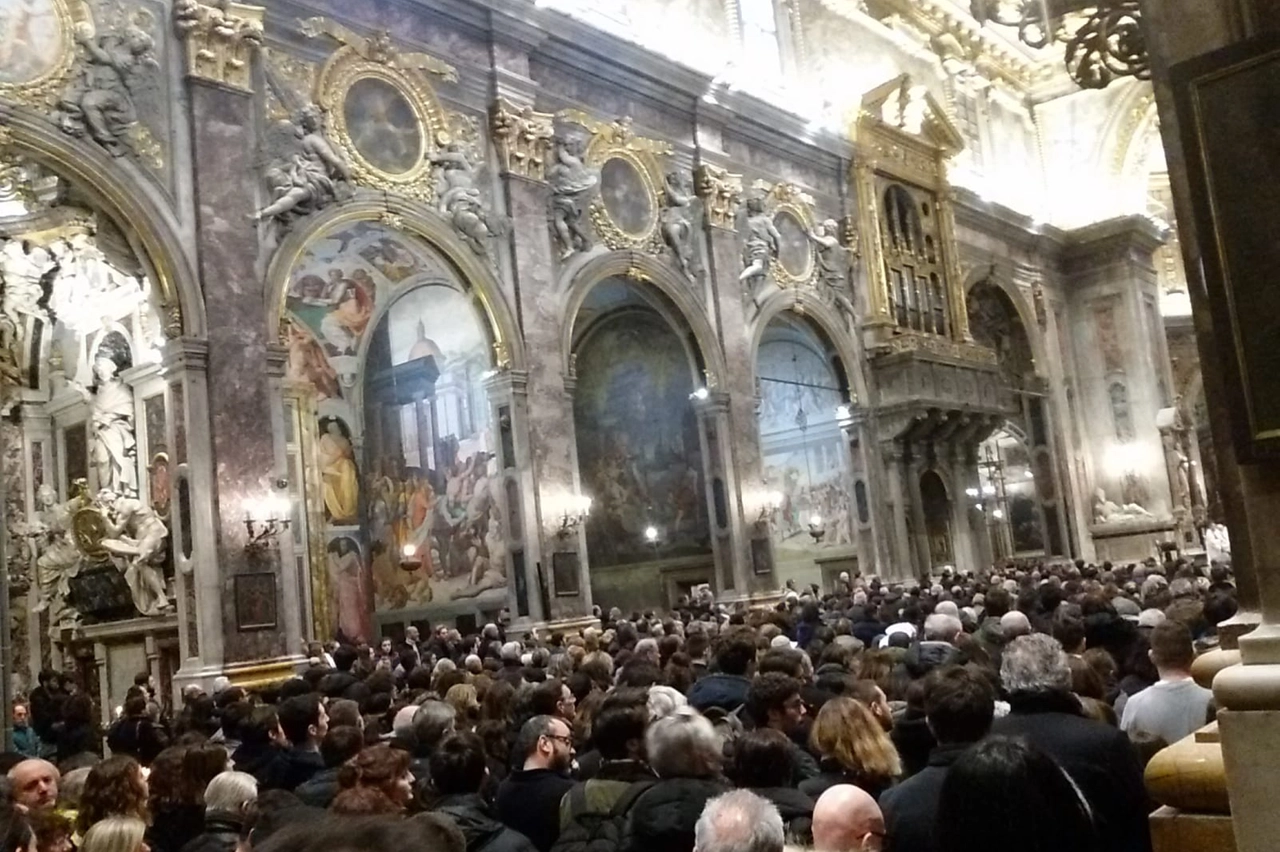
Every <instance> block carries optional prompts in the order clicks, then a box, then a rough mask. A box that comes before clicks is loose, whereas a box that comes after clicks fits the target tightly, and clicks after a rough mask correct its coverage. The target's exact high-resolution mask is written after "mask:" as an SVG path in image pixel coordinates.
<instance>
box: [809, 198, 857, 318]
mask: <svg viewBox="0 0 1280 852" xmlns="http://www.w3.org/2000/svg"><path fill="white" fill-rule="evenodd" d="M839 234H840V225H839V223H837V222H836V220H835V219H827V220H825V221H823V222H821V223H819V224H818V225H816V226H815V227H814V229H813V230H812V231H809V240H810V241H811V242H812V243H813V244H814V245H816V246H817V247H818V249H817V253H818V279H819V281H820V282H821V284H822V285H823V286H824V287H825V288H826V290H827V296H829V297H830V298H831V299H832V300H833V301H835V303H836V307H838V308H839V309H840V311H841V312H842V313H843V314H845V316H846V318H847V319H849V320H852V319H853V302H852V301H850V299H849V295H848V292H847V290H846V287H845V285H846V282H847V278H846V272H847V271H848V264H849V261H848V250H847V249H846V248H845V247H844V245H842V244H841V242H840V236H839Z"/></svg>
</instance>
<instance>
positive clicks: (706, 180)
mask: <svg viewBox="0 0 1280 852" xmlns="http://www.w3.org/2000/svg"><path fill="white" fill-rule="evenodd" d="M693 182H694V189H695V190H696V191H697V193H698V197H699V198H701V199H702V203H703V204H704V205H706V209H707V222H708V223H709V224H710V225H711V226H712V227H713V228H724V229H726V230H730V231H732V230H734V229H735V228H736V225H737V218H738V205H739V204H741V203H742V175H736V174H731V173H730V172H729V170H728V169H722V168H720V167H719V166H712V165H709V164H706V163H704V164H702V165H700V166H698V167H697V168H696V169H694V170H693Z"/></svg>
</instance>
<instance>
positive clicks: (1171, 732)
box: [1120, 677, 1213, 745]
mask: <svg viewBox="0 0 1280 852" xmlns="http://www.w3.org/2000/svg"><path fill="white" fill-rule="evenodd" d="M1212 700H1213V693H1212V692H1210V691H1209V690H1207V689H1205V688H1204V687H1202V686H1200V685H1198V684H1197V683H1196V682H1195V681H1194V680H1192V679H1191V678H1189V677H1187V678H1179V679H1178V680H1161V681H1158V682H1156V683H1154V684H1152V685H1151V686H1148V687H1147V688H1146V689H1144V690H1142V691H1141V692H1139V693H1137V694H1136V695H1133V696H1130V698H1129V700H1128V701H1127V702H1125V705H1124V715H1123V716H1121V718H1120V728H1121V730H1123V731H1124V732H1125V733H1127V734H1131V735H1132V734H1134V733H1137V732H1139V731H1141V732H1143V733H1146V734H1150V735H1152V736H1156V737H1160V738H1161V739H1162V740H1164V741H1165V743H1166V744H1168V745H1173V744H1174V743H1176V742H1177V741H1178V740H1180V739H1182V738H1184V737H1187V736H1190V735H1191V734H1193V733H1194V732H1196V731H1198V730H1200V729H1201V728H1203V727H1204V726H1205V725H1206V724H1208V722H1209V718H1208V714H1209V702H1210V701H1212Z"/></svg>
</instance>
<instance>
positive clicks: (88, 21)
mask: <svg viewBox="0 0 1280 852" xmlns="http://www.w3.org/2000/svg"><path fill="white" fill-rule="evenodd" d="M47 2H48V3H49V4H50V5H51V6H52V7H53V12H54V15H55V17H56V18H57V27H58V35H59V38H60V39H61V41H62V49H61V52H60V53H59V54H58V57H57V58H56V59H55V60H54V62H53V64H52V65H51V66H50V67H49V68H48V69H46V70H45V71H43V72H41V73H40V74H38V75H37V76H36V77H34V78H32V79H30V80H26V81H23V82H20V83H0V100H8V101H13V102H16V103H20V104H23V105H25V106H29V107H34V108H39V107H41V106H52V105H53V104H54V103H55V102H56V101H57V98H58V96H59V95H60V94H61V92H62V89H63V87H64V86H65V85H66V82H67V80H68V79H69V78H70V77H71V73H72V71H73V67H74V65H75V61H76V53H77V51H76V30H77V29H78V28H80V27H81V26H88V27H89V28H92V27H93V18H92V16H91V15H90V13H89V9H88V7H87V6H86V5H85V3H84V2H83V0H47Z"/></svg>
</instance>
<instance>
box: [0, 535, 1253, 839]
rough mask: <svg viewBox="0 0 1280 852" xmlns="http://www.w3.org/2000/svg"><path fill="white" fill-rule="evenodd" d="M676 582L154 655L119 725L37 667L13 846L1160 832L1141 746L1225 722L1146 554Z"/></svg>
mask: <svg viewBox="0 0 1280 852" xmlns="http://www.w3.org/2000/svg"><path fill="white" fill-rule="evenodd" d="M681 604H682V605H681V606H680V607H678V608H677V609H676V610H675V611H673V612H670V613H655V612H634V613H626V612H623V611H621V610H619V609H616V608H615V609H611V610H609V611H606V612H600V613H598V615H599V622H598V624H594V625H592V626H589V627H587V628H585V629H583V630H581V631H580V632H574V633H571V634H566V633H562V632H551V633H546V634H545V635H538V636H529V637H524V638H521V639H517V638H515V637H513V636H508V635H507V634H506V632H505V630H504V627H503V625H501V624H498V623H490V624H486V625H484V626H483V628H482V629H481V630H480V632H479V633H477V634H475V635H469V636H463V635H461V634H460V632H459V631H458V630H456V629H454V628H451V627H448V626H439V627H437V628H436V629H434V630H432V631H431V632H430V634H429V635H420V634H419V631H418V630H417V629H416V628H412V627H411V628H408V629H407V630H406V631H405V634H404V635H403V636H402V637H400V638H399V639H395V640H393V639H383V640H381V642H380V643H379V644H377V645H371V644H369V643H366V642H363V641H358V640H356V641H346V638H345V637H343V638H342V640H341V641H335V642H332V643H329V644H327V645H322V644H320V643H311V644H310V645H309V648H308V653H309V655H310V658H311V659H310V661H309V665H308V666H306V667H305V668H304V670H303V671H302V672H301V674H300V676H298V677H295V678H293V679H290V680H286V681H284V682H281V683H277V684H271V685H269V686H265V687H258V688H253V689H245V688H242V687H238V686H234V685H231V684H230V683H228V682H225V680H223V681H220V682H219V683H217V684H216V685H215V687H214V688H213V689H212V690H211V691H210V692H205V691H204V690H202V689H200V688H198V687H194V686H190V687H188V688H186V689H185V690H184V691H183V692H182V695H181V703H180V706H179V707H176V708H174V709H173V711H172V712H170V711H169V710H167V709H162V704H163V702H162V701H160V700H158V699H159V696H157V694H156V684H155V682H154V681H153V679H151V678H150V677H149V676H148V675H147V674H145V673H144V674H140V675H138V677H137V678H136V679H135V686H134V687H133V688H132V689H131V690H130V691H129V694H128V697H127V699H126V700H125V701H124V703H123V706H122V707H120V708H118V709H116V713H115V715H116V720H115V721H114V722H113V723H112V724H111V725H110V726H109V728H108V729H106V730H105V731H104V730H100V728H99V725H98V724H97V721H96V720H97V718H98V716H97V711H96V709H95V707H94V704H93V701H92V700H91V698H90V697H89V696H88V695H87V694H86V693H85V692H83V691H81V690H80V689H78V688H77V686H76V684H75V683H74V681H73V680H72V679H71V678H70V677H68V676H66V675H64V674H62V673H59V672H54V671H45V672H42V673H41V675H40V678H39V686H38V687H36V688H35V689H33V690H32V691H31V694H30V695H29V696H28V697H27V699H26V700H24V701H23V702H21V703H20V704H18V705H17V706H16V707H15V708H14V725H15V731H14V751H12V752H8V753H5V754H3V755H2V756H0V757H2V759H3V761H4V765H3V766H2V767H0V769H3V770H4V771H5V772H7V787H6V790H5V795H4V797H5V801H6V802H7V807H5V809H4V828H3V831H4V843H5V848H4V850H3V852H71V850H73V849H78V850H81V852H233V850H234V852H251V850H252V852H310V850H322V849H323V850H325V852H382V850H397V852H658V850H661V852H782V850H784V849H806V850H807V849H812V850H815V852H881V850H890V851H891V852H979V850H983V852H988V850H1002V849H1018V850H1023V852H1058V850H1062V852H1068V850H1069V852H1094V850H1097V852H1149V850H1150V848H1151V840H1150V836H1149V832H1148V827H1147V818H1148V814H1149V812H1150V811H1151V809H1152V804H1151V803H1150V802H1149V800H1148V797H1147V793H1146V791H1145V789H1144V786H1143V778H1142V773H1143V766H1144V763H1145V762H1146V761H1147V760H1149V759H1150V757H1151V756H1152V755H1153V754H1154V753H1155V752H1156V751H1158V750H1159V749H1161V748H1162V747H1164V746H1166V745H1168V744H1171V743H1174V742H1177V741H1178V740H1181V739H1182V738H1184V737H1186V736H1188V735H1190V734H1191V733H1193V732H1194V731H1196V730H1197V729H1199V728H1200V727H1202V726H1204V725H1205V724H1206V723H1207V722H1209V721H1211V720H1212V718H1213V716H1214V712H1215V709H1214V705H1213V698H1212V693H1211V692H1210V691H1209V690H1206V689H1204V688H1202V687H1201V686H1199V685H1197V684H1196V683H1195V682H1194V681H1193V680H1192V678H1191V674H1190V669H1191V665H1192V663H1193V661H1194V659H1195V657H1196V655H1197V654H1198V653H1201V652H1204V651H1205V650H1207V649H1209V648H1212V647H1214V646H1215V645H1216V643H1217V628H1218V625H1219V624H1220V623H1222V622H1223V621H1226V620H1227V619H1229V618H1231V617H1232V616H1233V615H1234V614H1235V611H1236V602H1235V589H1234V586H1233V583H1232V576H1231V572H1230V569H1229V567H1227V566H1224V565H1213V566H1211V567H1210V566H1205V567H1195V566H1192V565H1190V564H1188V563H1185V562H1168V563H1165V564H1163V565H1158V564H1156V562H1155V561H1154V560H1149V561H1148V562H1147V563H1145V564H1139V565H1129V566H1113V565H1111V564H1109V563H1105V564H1103V565H1100V566H1095V565H1088V564H1085V563H1082V562H1077V563H1074V564H1070V563H1063V564H1058V565H1047V564H1043V563H1009V564H1005V565H1001V566H999V567H997V568H996V569H993V570H992V571H990V572H988V573H985V574H983V575H980V576H974V575H971V574H962V573H955V572H952V571H949V570H948V571H944V572H942V573H941V574H938V575H935V576H930V577H927V578H925V581H924V582H921V583H910V584H902V583H889V582H883V581H881V580H879V579H876V578H874V577H870V578H864V577H852V578H851V577H849V576H848V575H841V577H840V580H839V582H838V583H837V588H835V589H834V590H832V591H829V592H825V593H824V592H821V591H820V590H819V589H818V588H816V587H811V588H809V589H789V590H788V591H787V592H786V595H785V597H784V598H783V600H782V601H781V602H780V603H778V604H776V605H775V606H772V607H768V608H750V607H747V606H744V605H735V606H733V607H728V606H725V605H721V604H718V603H717V602H716V601H715V600H714V599H713V598H711V597H710V596H709V595H708V596H703V595H695V596H694V597H693V598H692V599H684V600H682V601H681ZM104 746H105V748H104ZM104 754H105V755H106V757H105V759H104Z"/></svg>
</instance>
